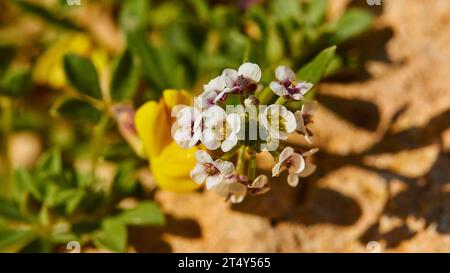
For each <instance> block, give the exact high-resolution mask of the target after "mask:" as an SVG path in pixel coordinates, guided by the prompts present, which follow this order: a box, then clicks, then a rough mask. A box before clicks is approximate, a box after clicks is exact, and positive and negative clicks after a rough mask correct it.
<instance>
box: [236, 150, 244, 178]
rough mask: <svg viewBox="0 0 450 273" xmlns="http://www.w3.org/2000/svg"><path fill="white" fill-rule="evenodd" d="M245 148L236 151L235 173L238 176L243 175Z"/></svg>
mask: <svg viewBox="0 0 450 273" xmlns="http://www.w3.org/2000/svg"><path fill="white" fill-rule="evenodd" d="M245 148H246V147H245V146H243V145H242V146H241V147H240V148H239V151H238V158H237V163H236V172H237V174H239V175H242V174H244V169H245Z"/></svg>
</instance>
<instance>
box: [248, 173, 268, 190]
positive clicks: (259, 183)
mask: <svg viewBox="0 0 450 273" xmlns="http://www.w3.org/2000/svg"><path fill="white" fill-rule="evenodd" d="M268 183H269V179H268V178H267V176H265V175H263V174H261V175H259V176H258V177H256V179H255V180H253V182H252V184H250V185H248V188H249V190H250V192H251V193H252V194H254V195H259V194H264V193H266V192H268V191H270V188H269V187H268V185H267V184H268Z"/></svg>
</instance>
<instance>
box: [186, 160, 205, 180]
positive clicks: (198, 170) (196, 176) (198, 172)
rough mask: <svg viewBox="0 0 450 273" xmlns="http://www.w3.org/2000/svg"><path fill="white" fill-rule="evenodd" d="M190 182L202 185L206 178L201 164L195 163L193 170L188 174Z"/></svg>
mask: <svg viewBox="0 0 450 273" xmlns="http://www.w3.org/2000/svg"><path fill="white" fill-rule="evenodd" d="M189 174H190V176H191V178H192V180H194V181H195V183H197V184H203V183H204V182H205V179H206V177H207V175H206V172H205V166H204V165H203V164H201V163H197V164H196V165H195V167H194V169H193V170H192V171H191V172H190V173H189Z"/></svg>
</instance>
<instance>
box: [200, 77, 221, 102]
mask: <svg viewBox="0 0 450 273" xmlns="http://www.w3.org/2000/svg"><path fill="white" fill-rule="evenodd" d="M224 89H225V81H224V80H223V78H222V76H218V77H215V78H214V79H212V80H210V81H209V82H208V84H205V85H204V86H203V93H202V94H200V96H198V97H196V98H195V105H196V106H197V107H198V108H200V109H207V108H209V107H211V106H214V105H215V104H216V97H217V95H218V94H220V92H222V91H223V90H224Z"/></svg>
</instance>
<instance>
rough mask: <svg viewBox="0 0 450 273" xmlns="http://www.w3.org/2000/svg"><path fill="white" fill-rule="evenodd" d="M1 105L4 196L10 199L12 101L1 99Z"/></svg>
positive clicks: (11, 175)
mask: <svg viewBox="0 0 450 273" xmlns="http://www.w3.org/2000/svg"><path fill="white" fill-rule="evenodd" d="M0 105H1V109H2V118H1V121H2V124H1V130H2V135H3V141H2V146H3V147H2V148H3V152H4V157H5V165H4V169H5V174H6V175H5V177H6V179H5V184H4V185H3V186H4V190H3V194H4V196H5V197H6V198H8V197H9V195H10V193H11V188H12V183H13V170H12V168H13V165H12V162H11V151H10V148H11V147H10V140H11V130H12V115H13V113H12V101H11V99H10V98H8V97H0Z"/></svg>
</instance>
